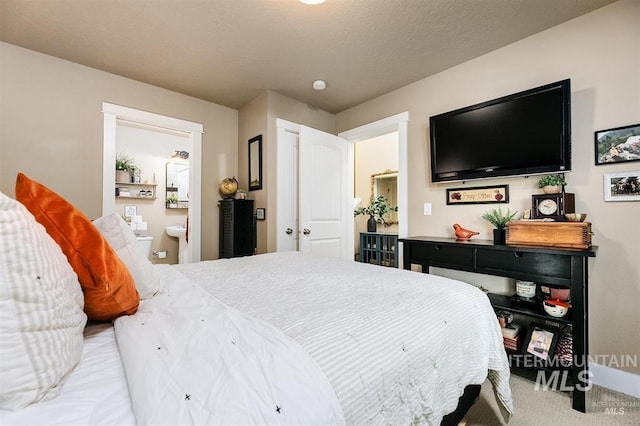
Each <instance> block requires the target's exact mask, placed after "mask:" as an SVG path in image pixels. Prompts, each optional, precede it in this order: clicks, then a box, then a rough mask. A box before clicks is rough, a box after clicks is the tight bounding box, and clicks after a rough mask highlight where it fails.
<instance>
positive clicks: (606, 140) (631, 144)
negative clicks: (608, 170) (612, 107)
mask: <svg viewBox="0 0 640 426" xmlns="http://www.w3.org/2000/svg"><path fill="white" fill-rule="evenodd" d="M595 149H596V153H595V155H596V166H599V165H602V164H611V163H623V162H627V161H640V124H633V125H631V126H624V127H614V128H613V129H605V130H598V131H596V132H595Z"/></svg>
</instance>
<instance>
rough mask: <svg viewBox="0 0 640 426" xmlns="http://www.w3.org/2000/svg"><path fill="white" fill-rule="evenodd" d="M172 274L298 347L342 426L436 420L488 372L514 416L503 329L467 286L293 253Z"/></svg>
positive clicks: (486, 302)
mask: <svg viewBox="0 0 640 426" xmlns="http://www.w3.org/2000/svg"><path fill="white" fill-rule="evenodd" d="M176 268H177V269H178V270H179V271H181V272H182V273H184V274H185V275H187V276H188V277H190V278H192V279H193V280H194V281H196V282H198V283H199V284H200V285H201V286H203V288H204V289H206V290H207V291H208V292H209V293H211V294H212V295H215V297H217V298H219V299H220V300H221V301H222V302H224V303H225V304H227V305H229V306H233V307H235V308H237V309H239V310H240V311H242V312H246V313H248V314H250V315H251V316H252V317H255V318H259V319H262V320H264V321H266V322H268V323H270V324H273V325H274V326H276V327H277V328H278V329H280V330H282V331H284V333H286V334H287V335H288V336H290V337H291V338H293V339H294V340H295V341H296V342H298V343H299V344H300V345H301V346H302V347H303V348H304V349H305V350H306V352H307V353H308V354H310V355H311V357H312V358H313V359H314V360H315V361H316V362H317V363H318V365H319V366H320V367H321V369H322V371H323V372H324V374H326V376H327V377H328V379H329V382H330V383H331V385H332V386H333V389H334V390H335V392H336V394H337V396H338V399H339V400H340V404H341V406H342V411H343V413H344V417H345V420H346V422H347V424H367V425H374V424H410V423H414V424H439V423H440V421H441V419H442V417H443V416H444V415H445V414H448V413H450V412H452V411H453V410H454V409H455V407H456V404H457V399H458V397H459V396H460V395H461V394H462V392H463V389H464V387H465V386H467V385H469V384H480V383H482V382H484V380H485V379H486V378H487V375H488V376H489V379H490V380H491V382H492V383H493V385H494V391H495V393H496V398H497V400H498V402H499V406H500V407H501V409H502V412H503V415H504V416H505V419H507V420H508V419H509V418H510V416H511V414H512V400H511V393H510V389H509V384H508V381H509V367H508V361H507V357H506V354H505V351H504V347H503V345H502V334H501V332H500V327H499V324H498V322H497V321H496V317H495V314H494V311H493V309H492V307H491V305H490V303H489V300H488V298H487V297H486V295H485V294H484V293H482V292H481V291H480V290H478V289H477V288H475V287H473V286H471V285H468V284H465V283H462V282H460V281H455V280H450V279H446V278H442V277H437V276H434V275H427V274H421V273H416V272H411V271H403V270H400V271H399V270H396V269H391V268H382V267H379V266H373V265H368V264H362V263H356V262H348V261H340V260H336V259H328V258H319V257H313V256H310V255H305V254H303V253H298V252H290V253H271V254H265V255H259V256H252V257H246V258H236V259H227V260H216V261H209V262H201V263H196V264H187V265H177V266H176ZM169 322H171V323H172V324H173V323H174V322H173V321H169ZM247 340H249V339H248V338H247ZM203 362H204V361H203ZM185 392H186V391H185ZM179 395H180V393H178V395H177V396H179ZM271 404H272V405H273V404H274V403H273V402H272V403H271ZM282 405H283V406H284V407H285V408H287V407H286V406H285V405H284V403H283V404H282ZM134 406H135V403H134ZM327 424H330V423H327Z"/></svg>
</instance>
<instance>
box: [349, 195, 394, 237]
mask: <svg viewBox="0 0 640 426" xmlns="http://www.w3.org/2000/svg"><path fill="white" fill-rule="evenodd" d="M397 211H398V206H395V207H392V206H390V205H388V204H387V199H386V197H384V196H382V195H378V196H377V197H376V198H375V200H373V202H372V203H371V204H370V205H369V206H367V207H358V208H357V209H355V210H354V211H353V216H358V215H361V214H362V215H369V220H368V221H367V232H376V228H377V225H376V224H378V223H381V224H383V225H384V226H389V225H391V224H390V223H389V222H388V220H387V218H386V217H385V216H386V215H387V214H388V213H391V212H397Z"/></svg>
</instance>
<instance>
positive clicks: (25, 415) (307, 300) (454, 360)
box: [0, 183, 513, 425]
mask: <svg viewBox="0 0 640 426" xmlns="http://www.w3.org/2000/svg"><path fill="white" fill-rule="evenodd" d="M31 184H32V183H31ZM34 188H35V189H34ZM36 189H37V190H36ZM45 189H46V188H45ZM30 190H31V191H33V196H34V197H33V198H34V200H37V201H38V203H42V200H43V194H42V188H40V187H32V188H31V189H30ZM45 195H47V196H51V194H49V193H46V194H45ZM19 198H20V197H19ZM21 198H22V200H21V201H23V200H24V194H23V195H22V197H21ZM23 202H24V203H25V204H26V205H27V206H29V200H24V201H23ZM56 202H59V200H58V199H57V198H56ZM47 206H49V204H47ZM41 207H42V205H41ZM39 208H40V207H39ZM65 208H66V209H69V208H72V206H66V205H65ZM29 210H30V211H36V213H34V216H35V219H36V220H37V222H38V223H40V222H42V223H44V228H43V227H42V226H40V225H39V224H38V223H36V220H34V216H30V215H29V214H28V213H25V212H26V210H25V209H24V208H23V207H22V206H21V205H20V204H19V203H17V202H15V201H13V200H10V199H9V198H8V197H6V196H4V195H3V194H0V236H1V237H2V238H3V240H2V245H1V246H0V248H1V249H2V250H0V251H2V252H1V253H0V255H2V256H0V258H1V261H2V264H1V265H0V266H2V268H3V274H2V276H1V277H0V278H1V279H2V282H1V283H0V284H2V286H1V287H0V289H1V290H2V291H3V293H2V294H0V296H2V297H0V303H2V304H3V306H2V308H3V309H1V310H0V312H11V313H12V314H15V317H17V318H18V320H17V321H16V322H17V323H20V324H18V325H21V324H22V322H25V321H26V320H24V321H23V320H22V319H20V318H21V313H20V311H19V309H23V305H21V304H20V303H22V302H24V300H23V299H24V298H22V299H21V298H20V297H16V296H15V294H17V293H16V292H18V291H19V290H20V289H21V288H22V287H23V286H34V287H33V288H34V290H32V291H34V292H37V291H44V290H46V292H47V293H46V294H45V293H43V294H42V295H41V297H42V298H43V299H42V301H41V303H39V304H37V305H38V306H37V309H42V306H46V305H50V307H51V309H52V315H53V318H56V320H55V321H57V322H56V327H54V328H55V330H54V331H52V332H51V333H60V330H61V329H64V330H66V331H65V333H66V334H65V335H64V336H66V337H60V338H57V337H56V338H51V337H50V336H58V335H59V334H50V335H48V336H49V337H47V339H45V340H46V344H47V345H50V346H51V345H52V344H53V345H54V346H55V344H56V343H57V342H58V341H64V345H62V348H61V352H60V353H61V354H62V355H61V356H60V357H58V356H51V354H52V353H54V351H55V350H58V349H59V348H56V347H54V348H53V349H46V350H43V349H40V353H39V354H36V355H37V356H35V358H36V359H35V361H34V362H32V363H35V364H37V363H39V362H42V363H44V362H45V361H46V362H52V363H53V365H54V366H55V367H56V368H58V369H60V371H61V374H59V375H58V376H57V377H54V378H51V380H50V383H49V384H47V385H46V386H44V387H43V385H42V383H41V382H42V380H40V379H39V382H38V387H37V389H35V390H33V391H31V390H30V391H29V392H28V394H27V395H26V396H25V397H24V398H22V399H21V400H20V401H18V403H16V402H14V405H13V407H9V408H11V409H6V408H7V406H9V405H11V399H12V397H13V396H14V395H13V394H12V393H11V392H7V391H6V389H5V390H4V391H3V393H2V394H0V403H2V404H4V405H0V407H2V408H5V409H1V410H0V424H3V425H14V424H15V425H22V424H87V425H89V424H90V425H98V424H124V425H128V424H131V425H134V424H141V425H142V424H196V425H197V424H207V425H209V424H221V425H227V424H243V425H244V424H323V425H326V424H349V425H357V424H367V425H375V424H380V425H382V424H408V423H413V424H441V422H443V418H444V419H445V420H444V422H445V423H446V422H447V419H450V417H448V418H447V417H445V416H446V415H447V414H449V413H452V412H454V411H455V410H456V408H457V406H458V401H459V399H460V398H461V397H462V396H463V394H465V390H468V389H471V388H474V386H473V385H479V384H481V383H483V382H484V381H485V380H487V379H488V380H490V381H491V383H492V385H493V387H494V393H495V395H496V399H497V401H498V403H499V404H498V405H499V407H500V408H501V410H502V414H503V416H504V417H505V419H506V420H507V421H508V420H509V418H510V417H511V415H512V412H513V408H512V407H513V404H512V400H511V394H510V389H509V367H508V361H507V358H506V354H505V352H504V349H503V346H502V334H501V332H500V328H499V324H498V322H497V320H496V317H495V314H494V312H493V309H492V307H491V305H490V303H489V301H488V299H487V297H486V295H485V294H484V293H483V292H482V291H480V290H478V289H477V288H475V287H473V286H471V285H468V284H465V283H462V282H460V281H456V280H450V279H446V278H442V277H437V276H433V275H426V274H420V273H416V272H411V271H404V270H397V269H392V268H381V267H378V266H374V265H368V264H362V263H356V262H349V261H344V260H338V259H332V258H323V257H318V256H313V255H309V254H304V253H299V252H285V253H269V254H264V255H258V256H251V257H245V258H235V259H221V260H216V261H205V262H198V263H194V264H186V265H173V266H170V265H151V264H150V263H149V262H148V260H146V259H144V257H140V254H139V253H136V251H135V248H134V247H133V246H132V244H133V245H135V236H133V233H132V232H131V231H129V230H128V229H127V227H126V224H124V222H123V221H122V219H121V218H119V217H118V216H117V215H111V216H110V217H109V218H108V220H102V221H100V220H99V221H96V222H95V223H92V222H90V221H89V223H85V221H83V220H82V218H79V217H77V216H74V215H73V214H72V213H73V212H70V211H68V210H67V211H65V210H64V209H61V208H60V205H57V206H56V208H55V209H51V210H55V211H56V212H57V213H60V212H62V213H60V214H61V217H62V218H63V219H61V220H59V221H58V223H56V225H55V226H57V227H64V226H71V227H72V228H73V231H70V230H69V229H66V230H64V229H62V231H64V232H62V231H61V232H60V235H63V236H64V239H59V238H56V237H55V235H57V234H56V232H57V231H56V230H52V229H51V227H52V225H51V223H48V222H47V221H46V220H44V219H43V218H41V217H39V216H38V215H41V214H43V213H42V211H41V210H43V209H40V210H38V209H36V208H34V207H33V206H30V208H29ZM44 210H46V209H44ZM7 212H8V213H7ZM17 218H18V219H17ZM70 218H71V219H70ZM16 227H18V228H19V229H17V230H16V229H15V228H16ZM94 228H95V229H94ZM44 229H46V233H45V232H44ZM58 230H59V231H60V229H58ZM94 231H95V232H99V233H100V234H99V235H102V237H104V246H103V249H101V251H100V252H99V253H98V254H96V253H97V252H96V250H95V245H94V243H93V241H94V240H95V239H96V238H98V237H97V235H98V234H95V233H94ZM70 232H75V233H76V234H77V235H79V237H78V238H80V239H82V237H83V236H85V235H86V234H91V238H90V239H87V240H86V241H88V240H91V241H92V243H91V244H88V243H86V241H85V243H86V244H85V243H83V244H77V243H73V244H72V246H73V247H72V248H73V250H74V251H73V252H72V253H71V252H69V253H68V252H67V251H68V250H69V248H68V247H66V246H65V244H69V243H70V242H69V233H70ZM43 234H44V235H43ZM47 234H48V235H49V236H54V237H53V239H51V238H49V236H47ZM18 236H19V237H18ZM87 247H89V248H87ZM43 249H46V250H49V251H48V252H47V253H46V256H44V255H42V254H41V253H40V251H42V250H43ZM85 250H89V251H90V255H86V254H85V255H84V256H82V252H83V251H85ZM63 252H64V255H63ZM111 252H113V253H112V254H109V253H111ZM34 253H35V255H34ZM70 253H71V254H70ZM105 253H106V255H107V256H112V257H117V258H118V259H119V260H117V262H116V263H112V264H111V265H112V266H111V267H108V268H106V272H105V273H107V274H110V273H112V272H110V271H111V270H112V269H113V268H116V269H117V268H121V267H123V266H124V268H125V269H128V270H129V271H130V272H131V274H130V275H131V281H132V282H135V287H136V289H137V291H136V290H134V292H135V294H134V296H135V300H134V302H135V304H134V305H131V304H130V302H128V301H129V300H130V299H131V295H128V296H127V297H121V296H122V295H121V293H122V291H124V290H122V289H116V290H114V287H117V280H112V281H109V282H108V284H109V285H106V286H105V285H101V286H95V285H94V287H89V286H88V285H87V284H86V283H83V281H82V279H80V285H78V281H75V283H76V284H75V285H74V281H73V277H75V276H76V275H75V274H74V275H73V277H71V276H70V275H69V271H70V270H71V268H72V267H73V270H75V272H76V273H77V276H78V277H79V278H80V277H82V276H83V274H84V272H83V271H82V270H81V269H80V266H78V265H74V263H81V264H82V265H81V266H83V267H87V268H89V269H91V270H92V271H91V272H92V273H93V275H94V276H97V273H96V272H95V269H96V268H98V269H99V268H102V267H104V264H105V262H106V261H104V259H100V261H99V262H97V264H95V263H96V256H98V257H100V256H103V255H105ZM31 255H33V256H36V257H35V258H34V259H35V260H34V259H32V260H30V261H29V262H27V263H25V261H24V259H25V257H29V256H31ZM65 255H66V259H65ZM76 255H77V256H80V258H78V259H76V258H74V256H76ZM116 255H117V256H116ZM38 256H40V257H38ZM43 256H44V257H43ZM42 259H46V261H43V260H42ZM51 259H55V262H54V261H52V260H51ZM80 260H81V261H82V262H80ZM110 261H114V259H111V260H110ZM21 262H22V263H25V265H26V266H25V265H22V266H21V267H20V268H17V267H16V266H15V265H16V264H17V263H21ZM92 262H93V263H94V264H92V265H89V264H91V263H92ZM41 264H47V265H48V266H47V267H50V266H51V265H54V266H55V267H51V268H50V269H47V272H46V273H44V272H42V271H41V269H38V268H39V267H40V265H41ZM107 264H108V262H107ZM34 265H35V266H34ZM114 265H115V266H114ZM25 268H26V269H27V270H28V269H29V268H35V270H33V271H28V273H25ZM5 272H6V273H5ZM54 272H55V274H58V275H56V278H55V279H54V278H50V276H53V275H55V274H53V273H54ZM60 274H62V275H60ZM36 275H37V279H34V277H35V276H36ZM12 277H17V278H12ZM61 277H62V278H61ZM134 278H135V280H134ZM49 279H51V283H50V284H51V286H50V287H46V286H45V287H46V288H44V287H43V286H42V283H43V282H45V284H46V283H48V281H47V280H49ZM101 279H102V278H101ZM104 279H107V280H108V278H104ZM118 279H119V280H121V279H122V277H121V276H119V278H118ZM18 282H19V284H20V285H15V284H16V283H18ZM60 282H64V283H65V286H67V287H66V288H65V289H64V291H63V290H61V289H60V288H59V287H60V285H59V283H60ZM102 284H104V282H102ZM132 285H133V284H132ZM6 288H8V289H9V292H6V291H5V289H6ZM16 288H17V290H16ZM80 288H81V289H82V292H81V293H80V296H78V292H79V291H80ZM105 288H106V290H107V293H108V294H107V296H109V297H110V298H109V300H108V303H109V306H108V307H109V309H113V307H114V306H116V307H117V308H118V309H120V311H119V312H120V313H119V314H117V315H115V316H114V318H113V320H111V321H108V322H107V321H103V322H101V323H100V322H92V321H89V323H88V325H86V326H85V323H86V317H87V315H88V316H89V318H90V319H91V318H93V317H95V316H100V315H103V313H102V312H101V311H99V310H98V311H96V309H95V306H93V304H94V303H95V301H94V300H92V298H95V297H96V295H95V294H94V293H95V292H96V291H97V290H105ZM11 292H14V293H15V294H14V296H13V300H11V297H12V293H11ZM52 292H54V293H52ZM82 293H84V302H83V301H82V300H79V297H80V299H81V298H82ZM7 294H8V295H9V297H6V296H7ZM52 294H53V296H52ZM70 294H71V295H70ZM38 297H40V296H38ZM100 297H102V298H104V297H105V295H104V294H102V295H101V296H100ZM51 298H56V299H55V302H52V301H51V300H49V299H51ZM111 298H116V299H118V298H121V299H118V300H115V301H114V300H112V299H111ZM7 300H9V302H11V303H13V304H11V305H6V304H5V303H9V302H7ZM101 303H104V301H101ZM7 306H9V308H6V307H7ZM16 306H17V307H18V308H19V309H18V308H16ZM65 306H66V307H67V308H65V309H67V310H66V311H65V310H62V309H63V307H65ZM5 308H6V309H5ZM31 308H33V306H30V309H31ZM132 311H133V312H132ZM96 312H97V313H96ZM469 312H473V315H469ZM85 313H87V314H86V315H85ZM43 315H44V314H41V313H38V314H37V315H33V314H29V316H28V319H29V321H31V320H34V321H35V320H40V319H41V318H42V317H43ZM5 318H7V317H5ZM34 318H35V319H34ZM61 318H62V320H61ZM70 319H73V320H70ZM94 319H95V318H94ZM3 321H4V319H3ZM49 323H51V320H50V321H49ZM59 323H60V324H62V323H64V324H62V325H60V324H59ZM7 324H8V325H12V323H11V321H7V322H6V323H1V325H2V327H3V328H2V329H0V332H1V333H3V341H0V345H2V346H0V350H1V351H2V352H1V353H2V356H3V357H4V356H7V357H8V358H11V359H13V358H15V359H16V360H18V356H17V355H15V354H14V352H12V351H13V349H12V348H13V347H14V346H20V345H19V344H14V345H13V346H11V345H9V343H8V342H11V340H10V339H5V338H4V336H5V335H7V334H6V333H8V332H10V333H13V334H9V336H10V337H12V338H13V337H16V336H18V338H19V339H21V340H16V342H17V341H24V342H27V341H28V339H27V338H26V337H25V336H26V335H27V333H26V332H25V330H21V331H20V333H19V334H16V332H15V330H9V331H7V327H6V325H7ZM29 327H30V328H31V329H33V328H34V327H33V325H29ZM29 327H27V328H29ZM27 331H28V330H27ZM41 334H42V333H39V334H38V336H39V335H41ZM7 348H8V349H7ZM71 352H73V353H76V354H77V356H76V355H74V356H76V358H74V356H67V355H68V353H71ZM12 357H13V358H12ZM25 357H26V358H29V359H31V360H32V361H33V358H34V355H33V350H31V351H27V353H26V355H25ZM40 358H42V359H40ZM60 358H64V361H65V362H67V364H66V365H67V367H65V366H62V367H60V366H59V365H58V364H60ZM20 359H22V358H20ZM43 365H44V364H43ZM0 368H2V370H0V373H1V374H2V379H3V383H9V382H10V381H16V380H18V379H20V377H15V376H16V374H13V373H15V371H17V370H11V369H7V368H6V363H5V366H4V367H0ZM65 368H68V370H65ZM35 370H36V372H35V375H36V377H40V376H38V374H40V373H42V372H40V373H38V371H37V368H36V369H35ZM41 370H42V369H41ZM45 370H46V371H45V372H48V371H49V369H45ZM25 371H26V370H25ZM12 372H13V373H12ZM12 374H13V376H12ZM29 374H31V373H29ZM45 376H46V377H45ZM43 377H45V378H47V377H48V376H47V375H46V374H45V375H44V376H43ZM475 388H477V386H475ZM16 393H17V392H16ZM7 401H9V402H7ZM25 401H26V402H25Z"/></svg>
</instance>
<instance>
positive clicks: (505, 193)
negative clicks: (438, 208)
mask: <svg viewBox="0 0 640 426" xmlns="http://www.w3.org/2000/svg"><path fill="white" fill-rule="evenodd" d="M508 202H509V185H495V186H478V187H474V188H449V189H447V204H490V203H508Z"/></svg>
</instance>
